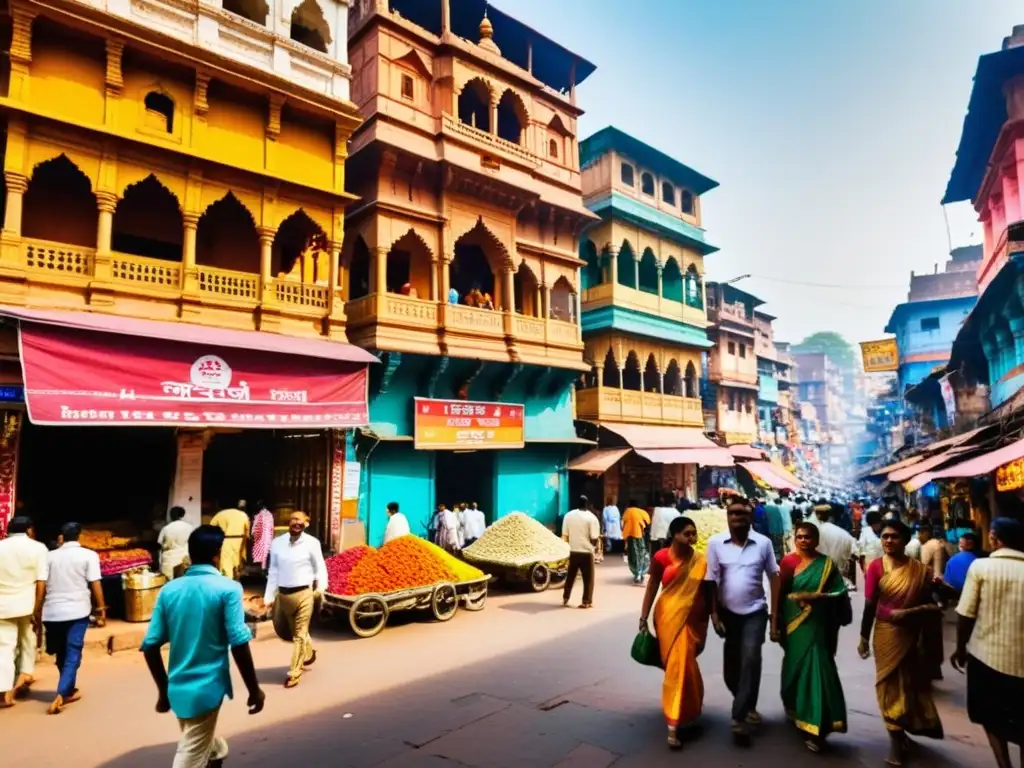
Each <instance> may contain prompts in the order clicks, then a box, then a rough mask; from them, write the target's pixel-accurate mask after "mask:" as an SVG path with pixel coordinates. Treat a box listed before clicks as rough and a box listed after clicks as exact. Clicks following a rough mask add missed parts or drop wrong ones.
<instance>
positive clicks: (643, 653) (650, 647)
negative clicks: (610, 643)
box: [629, 629, 662, 669]
mask: <svg viewBox="0 0 1024 768" xmlns="http://www.w3.org/2000/svg"><path fill="white" fill-rule="evenodd" d="M629 655H630V656H632V657H633V661H635V662H637V663H638V664H643V665H644V666H645V667H657V668H658V669H662V665H661V648H660V647H659V646H658V638H656V637H655V636H654V635H652V634H651V633H650V630H648V629H642V630H640V631H639V632H638V633H637V635H636V637H635V638H633V647H632V648H631V649H630V651H629Z"/></svg>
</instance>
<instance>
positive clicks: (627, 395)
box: [576, 385, 704, 427]
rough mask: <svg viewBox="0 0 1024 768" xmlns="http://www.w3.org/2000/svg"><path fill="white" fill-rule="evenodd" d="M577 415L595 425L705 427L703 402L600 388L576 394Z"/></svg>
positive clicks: (613, 388) (674, 396) (584, 390)
mask: <svg viewBox="0 0 1024 768" xmlns="http://www.w3.org/2000/svg"><path fill="white" fill-rule="evenodd" d="M576 414H577V416H579V418H581V419H590V420H594V421H600V420H605V421H625V422H639V423H643V424H665V425H671V426H687V427H703V426H704V415H703V413H702V411H701V403H700V399H699V398H696V397H679V396H678V395H663V394H661V393H660V392H637V391H634V390H629V389H616V388H615V387H605V386H601V385H598V386H596V387H590V388H588V389H580V390H577V392H576Z"/></svg>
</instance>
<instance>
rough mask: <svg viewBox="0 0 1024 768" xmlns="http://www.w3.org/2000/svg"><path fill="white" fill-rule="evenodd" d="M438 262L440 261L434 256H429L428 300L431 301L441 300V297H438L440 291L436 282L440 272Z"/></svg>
mask: <svg viewBox="0 0 1024 768" xmlns="http://www.w3.org/2000/svg"><path fill="white" fill-rule="evenodd" d="M439 261H440V259H438V258H437V257H436V256H434V255H433V254H431V256H430V300H431V301H438V300H439V299H440V298H441V296H440V289H439V287H438V282H439V280H438V278H439V275H438V272H439V270H440V265H439V264H438V262H439Z"/></svg>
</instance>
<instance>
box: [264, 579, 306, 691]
mask: <svg viewBox="0 0 1024 768" xmlns="http://www.w3.org/2000/svg"><path fill="white" fill-rule="evenodd" d="M313 603H314V600H313V590H312V589H304V590H302V591H301V592H293V593H292V594H290V595H283V594H281V593H280V592H278V594H277V597H276V598H275V599H274V618H273V621H274V631H275V632H276V633H277V636H278V637H280V638H281V639H282V640H290V641H291V643H292V662H291V665H290V666H289V668H288V677H290V678H292V679H298V678H299V677H301V676H302V670H303V666H302V665H303V664H304V663H305V662H307V661H309V660H310V659H311V658H313V639H312V638H311V637H310V636H309V622H310V620H311V619H312V618H313Z"/></svg>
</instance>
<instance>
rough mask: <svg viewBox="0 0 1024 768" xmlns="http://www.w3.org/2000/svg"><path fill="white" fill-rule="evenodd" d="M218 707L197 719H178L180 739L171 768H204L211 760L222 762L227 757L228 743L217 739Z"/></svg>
mask: <svg viewBox="0 0 1024 768" xmlns="http://www.w3.org/2000/svg"><path fill="white" fill-rule="evenodd" d="M219 714H220V707H217V708H216V709H215V710H213V711H212V712H207V713H206V714H205V715H200V716H199V717H190V718H188V719H187V720H183V719H182V718H180V717H179V718H178V725H179V726H181V738H180V739H178V751H177V752H175V753H174V766H173V768H206V764H207V763H208V762H210V761H211V760H222V759H224V758H225V757H227V756H228V743H227V742H226V741H225V740H224V739H220V738H217V737H216V735H215V732H216V730H217V715H219Z"/></svg>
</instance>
